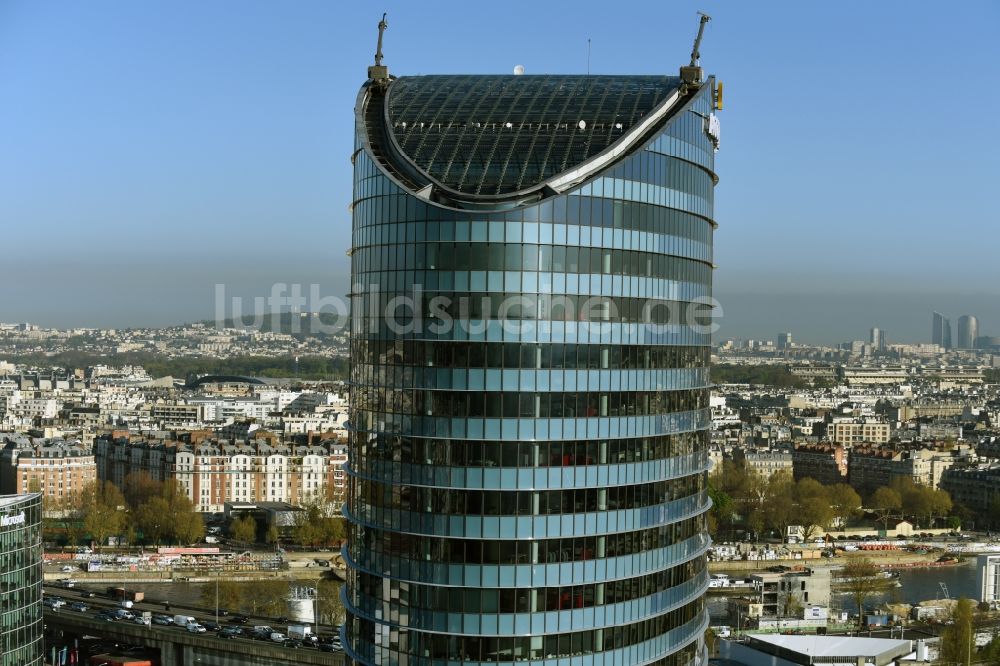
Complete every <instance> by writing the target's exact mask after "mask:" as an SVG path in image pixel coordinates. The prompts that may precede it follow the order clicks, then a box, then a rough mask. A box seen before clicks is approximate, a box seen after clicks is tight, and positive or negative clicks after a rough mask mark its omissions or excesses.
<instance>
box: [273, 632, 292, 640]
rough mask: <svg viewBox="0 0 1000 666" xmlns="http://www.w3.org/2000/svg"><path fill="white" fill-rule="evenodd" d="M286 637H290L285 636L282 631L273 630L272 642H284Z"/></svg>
mask: <svg viewBox="0 0 1000 666" xmlns="http://www.w3.org/2000/svg"><path fill="white" fill-rule="evenodd" d="M286 638H288V636H285V635H284V634H283V633H281V632H280V631H272V632H271V642H272V643H284V642H285V639H286Z"/></svg>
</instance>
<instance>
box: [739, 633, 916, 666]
mask: <svg viewBox="0 0 1000 666" xmlns="http://www.w3.org/2000/svg"><path fill="white" fill-rule="evenodd" d="M749 639H750V647H753V648H756V649H759V650H761V651H762V652H768V653H770V654H774V655H780V654H781V653H782V652H784V653H790V654H789V656H792V655H795V656H805V657H811V658H824V659H823V661H829V660H830V658H842V659H845V660H854V659H857V658H859V657H864V658H865V659H866V661H867V660H869V659H870V660H872V661H874V663H876V664H888V663H891V662H892V660H893V659H897V658H899V657H903V656H906V655H908V654H910V653H911V652H913V644H912V643H911V642H910V641H908V640H897V639H891V638H858V637H853V636H794V635H785V634H776V635H762V634H755V635H752V636H750V637H749ZM798 663H805V662H798Z"/></svg>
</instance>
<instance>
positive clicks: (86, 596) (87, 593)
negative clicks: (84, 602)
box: [80, 590, 97, 599]
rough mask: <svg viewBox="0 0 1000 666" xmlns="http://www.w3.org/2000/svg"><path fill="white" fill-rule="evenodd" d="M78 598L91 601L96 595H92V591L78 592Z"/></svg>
mask: <svg viewBox="0 0 1000 666" xmlns="http://www.w3.org/2000/svg"><path fill="white" fill-rule="evenodd" d="M80 596H81V597H83V598H84V599H93V598H94V597H95V596H97V595H96V594H94V592H93V590H80Z"/></svg>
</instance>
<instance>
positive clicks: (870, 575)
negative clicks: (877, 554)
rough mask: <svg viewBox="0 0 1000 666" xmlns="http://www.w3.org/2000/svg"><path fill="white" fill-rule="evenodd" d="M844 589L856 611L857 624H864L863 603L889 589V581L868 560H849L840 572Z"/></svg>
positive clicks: (861, 558) (860, 558)
mask: <svg viewBox="0 0 1000 666" xmlns="http://www.w3.org/2000/svg"><path fill="white" fill-rule="evenodd" d="M839 577H840V579H841V580H842V582H843V585H844V589H845V591H846V592H847V594H848V595H850V597H851V600H852V601H854V605H855V606H857V609H858V624H859V625H862V624H863V623H864V614H865V612H864V609H865V602H866V601H868V600H869V599H870V598H872V597H874V596H875V595H877V594H882V593H883V592H885V591H886V590H887V589H889V580H888V579H887V578H885V577H883V576H882V572H881V571H880V570H879V568H878V566H877V565H876V564H875V563H874V562H872V561H871V560H870V559H868V558H865V557H858V558H852V559H850V560H849V561H848V562H847V564H845V565H844V568H843V569H841V570H840V576H839Z"/></svg>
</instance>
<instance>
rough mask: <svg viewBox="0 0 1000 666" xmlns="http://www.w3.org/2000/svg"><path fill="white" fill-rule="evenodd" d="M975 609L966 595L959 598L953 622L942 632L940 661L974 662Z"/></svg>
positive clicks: (953, 614) (939, 646)
mask: <svg viewBox="0 0 1000 666" xmlns="http://www.w3.org/2000/svg"><path fill="white" fill-rule="evenodd" d="M973 610H974V606H973V604H972V601H970V600H969V599H966V598H965V597H963V598H961V599H959V600H958V602H957V603H956V604H955V606H954V608H952V611H951V619H952V624H950V625H948V626H947V627H945V629H944V631H942V632H941V641H940V642H939V643H938V661H939V662H940V663H942V664H965V665H966V666H969V664H971V663H972V656H973V654H974V653H975V648H974V646H973V631H974V627H973ZM991 663H992V662H991Z"/></svg>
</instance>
